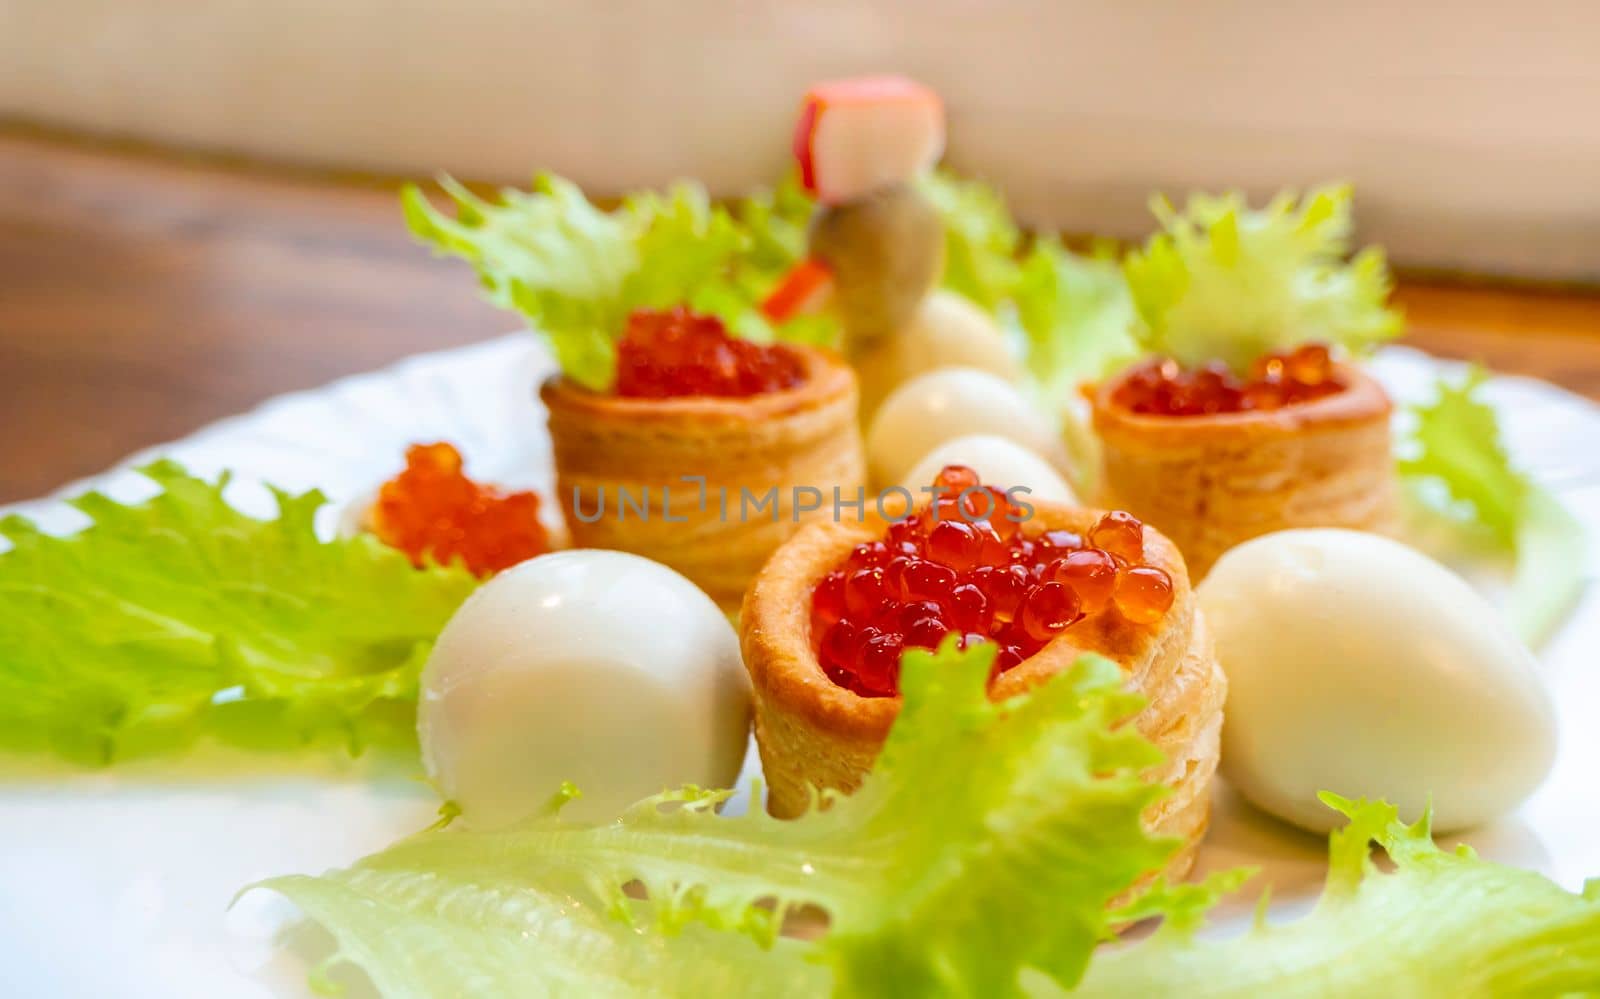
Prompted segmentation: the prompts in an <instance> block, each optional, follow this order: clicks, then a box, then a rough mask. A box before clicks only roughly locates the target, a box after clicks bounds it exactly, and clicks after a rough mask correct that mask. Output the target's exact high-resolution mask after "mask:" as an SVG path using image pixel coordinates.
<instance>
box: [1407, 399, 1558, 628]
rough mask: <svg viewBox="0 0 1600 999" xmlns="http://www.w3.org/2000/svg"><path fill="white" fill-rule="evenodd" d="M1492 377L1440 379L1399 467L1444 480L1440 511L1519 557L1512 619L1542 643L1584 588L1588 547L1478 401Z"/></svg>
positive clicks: (1419, 410)
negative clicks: (1445, 501)
mask: <svg viewBox="0 0 1600 999" xmlns="http://www.w3.org/2000/svg"><path fill="white" fill-rule="evenodd" d="M1486 377H1487V376H1486V375H1485V373H1484V372H1483V371H1482V370H1474V371H1473V372H1472V373H1471V374H1469V375H1468V376H1467V377H1466V378H1465V379H1463V380H1462V381H1460V382H1456V383H1453V384H1452V383H1450V382H1446V381H1442V380H1441V381H1440V382H1439V383H1438V385H1437V387H1436V396H1435V398H1434V400H1433V401H1432V402H1429V403H1424V404H1422V405H1419V406H1415V407H1413V408H1412V412H1413V413H1414V414H1415V416H1416V430H1415V434H1414V437H1413V440H1412V442H1411V450H1412V451H1413V452H1414V453H1412V454H1410V455H1409V456H1407V457H1405V458H1403V459H1402V460H1401V462H1400V470H1401V472H1402V473H1403V474H1405V475H1406V476H1409V477H1411V478H1413V479H1418V480H1424V481H1434V482H1439V483H1442V484H1443V486H1444V489H1445V491H1446V494H1447V495H1448V497H1449V499H1450V500H1451V501H1452V502H1451V503H1450V504H1449V505H1448V506H1445V507H1443V508H1438V512H1441V513H1443V514H1445V515H1447V516H1450V517H1452V518H1453V519H1456V520H1457V521H1461V520H1463V519H1464V520H1466V522H1467V523H1469V524H1471V525H1473V526H1476V527H1477V528H1479V529H1480V532H1481V533H1482V534H1483V535H1484V536H1485V537H1486V538H1487V539H1488V541H1489V542H1490V543H1491V544H1492V545H1493V546H1495V547H1497V548H1499V549H1501V550H1502V551H1505V552H1508V553H1510V554H1511V555H1512V556H1513V557H1514V558H1515V569H1514V570H1513V576H1512V582H1511V592H1510V596H1509V606H1508V608H1507V614H1508V616H1509V618H1510V621H1511V626H1512V629H1513V630H1514V631H1516V632H1517V634H1518V635H1519V636H1520V637H1521V638H1522V639H1523V641H1525V642H1527V643H1528V644H1529V645H1538V644H1540V643H1542V642H1543V641H1544V640H1545V639H1546V638H1548V637H1549V635H1550V633H1551V632H1552V631H1553V630H1554V629H1555V627H1556V626H1557V625H1558V624H1560V623H1561V620H1562V618H1563V617H1564V616H1565V615H1566V613H1567V612H1568V611H1569V610H1571V608H1572V606H1573V604H1574V603H1575V602H1576V601H1577V598H1578V596H1579V594H1580V593H1581V592H1582V590H1583V585H1584V573H1585V569H1586V558H1587V553H1588V543H1587V538H1586V537H1585V535H1584V530H1583V525H1582V524H1580V523H1579V522H1578V520H1577V518H1575V517H1573V516H1572V514H1571V513H1569V512H1568V511H1567V510H1565V509H1564V508H1563V507H1562V506H1561V504H1560V502H1558V501H1557V500H1556V498H1555V497H1554V496H1551V495H1550V494H1549V493H1548V492H1546V491H1545V490H1543V489H1541V488H1540V487H1539V486H1538V485H1537V484H1536V483H1534V482H1533V481H1532V480H1531V479H1529V478H1528V477H1527V476H1526V475H1524V474H1522V473H1521V472H1520V471H1518V470H1517V469H1516V468H1515V467H1514V466H1513V465H1512V464H1511V459H1510V456H1509V455H1507V453H1506V449H1505V446H1504V445H1503V444H1502V443H1501V440H1500V426H1499V423H1498V421H1497V419H1496V417H1495V412H1494V409H1493V408H1492V407H1490V406H1489V404H1488V403H1486V402H1484V401H1483V400H1482V399H1481V398H1479V397H1478V388H1479V386H1481V385H1482V384H1483V382H1484V380H1485V378H1486ZM1422 495H1424V497H1426V494H1425V493H1424V494H1422Z"/></svg>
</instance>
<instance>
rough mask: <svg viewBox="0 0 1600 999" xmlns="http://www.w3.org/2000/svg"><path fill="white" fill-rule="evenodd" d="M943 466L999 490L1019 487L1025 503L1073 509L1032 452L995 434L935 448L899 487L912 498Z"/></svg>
mask: <svg viewBox="0 0 1600 999" xmlns="http://www.w3.org/2000/svg"><path fill="white" fill-rule="evenodd" d="M946 465H966V466H967V467H968V468H971V469H972V470H973V471H975V472H977V473H978V478H979V479H981V480H982V481H983V482H986V483H989V484H991V485H995V486H999V487H1001V488H1002V489H1005V488H1010V487H1013V486H1023V487H1026V488H1027V489H1028V490H1029V491H1028V493H1027V494H1026V498H1028V499H1040V500H1049V501H1051V502H1055V503H1067V504H1071V505H1077V502H1078V497H1077V496H1076V495H1075V494H1074V493H1073V491H1072V487H1071V486H1069V485H1067V481H1066V480H1065V479H1063V478H1062V477H1061V475H1060V474H1059V473H1058V472H1057V471H1056V470H1055V469H1054V468H1051V467H1050V463H1049V462H1047V461H1045V460H1044V459H1043V458H1041V457H1039V456H1038V455H1037V454H1035V453H1034V452H1032V451H1030V450H1028V449H1027V448H1025V447H1023V446H1022V445H1021V444H1018V443H1017V442H1016V441H1013V440H1007V439H1006V438H1004V437H1001V436H999V435H998V434H967V435H965V436H963V437H956V438H953V439H951V440H947V441H945V442H944V443H943V444H939V445H938V446H936V447H935V448H934V449H933V450H932V451H929V452H928V453H927V454H925V455H923V456H922V460H921V461H918V462H917V463H916V464H915V465H914V466H912V468H911V471H909V472H907V473H906V474H905V477H904V478H902V479H901V480H900V484H901V485H902V486H904V487H905V488H906V489H908V490H910V491H911V494H912V495H913V496H919V495H921V494H920V493H919V492H918V490H920V489H921V488H922V487H923V486H926V485H928V484H929V483H931V482H932V481H933V479H934V476H936V475H938V474H939V470H940V469H941V468H943V467H945V466H946Z"/></svg>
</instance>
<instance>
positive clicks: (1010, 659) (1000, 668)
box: [989, 645, 1027, 680]
mask: <svg viewBox="0 0 1600 999" xmlns="http://www.w3.org/2000/svg"><path fill="white" fill-rule="evenodd" d="M1025 658H1027V657H1026V656H1024V655H1023V654H1022V650H1021V649H1020V648H1018V647H1017V646H1015V645H1003V646H1001V647H1000V650H999V651H998V652H996V653H995V657H994V669H993V670H991V671H990V673H989V678H990V679H991V680H992V679H994V678H995V677H996V676H998V675H999V674H1001V673H1004V672H1005V671H1006V670H1008V669H1011V668H1013V667H1015V666H1020V665H1022V660H1023V659H1025Z"/></svg>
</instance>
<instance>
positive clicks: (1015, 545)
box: [1011, 538, 1039, 565]
mask: <svg viewBox="0 0 1600 999" xmlns="http://www.w3.org/2000/svg"><path fill="white" fill-rule="evenodd" d="M1038 557H1039V546H1038V545H1036V544H1034V543H1033V542H1032V541H1031V540H1029V539H1027V538H1023V539H1021V540H1019V541H1014V542H1012V543H1011V562H1012V563H1013V564H1015V565H1031V564H1033V561H1034V560H1035V559H1036V558H1038Z"/></svg>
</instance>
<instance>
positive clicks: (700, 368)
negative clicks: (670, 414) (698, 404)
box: [616, 306, 805, 399]
mask: <svg viewBox="0 0 1600 999" xmlns="http://www.w3.org/2000/svg"><path fill="white" fill-rule="evenodd" d="M804 378H805V367H804V365H803V364H801V361H800V355H799V354H797V353H795V352H794V351H793V350H790V349H789V348H788V347H785V346H783V345H782V344H759V343H754V342H752V341H750V340H741V339H738V338H736V337H732V336H729V335H728V330H727V328H726V327H725V326H723V325H722V320H720V319H718V318H717V317H715V316H700V315H695V314H694V313H692V312H690V311H689V310H688V309H686V308H683V307H681V306H680V307H678V308H674V309H662V310H655V311H650V310H643V309H641V310H638V311H635V312H634V313H633V314H632V315H630V316H629V317H628V329H627V332H626V333H625V334H624V335H623V337H622V341H621V343H619V344H618V345H617V384H616V394H617V395H619V396H625V397H628V398H635V399H670V398H676V397H680V396H729V397H739V396H752V395H760V394H762V393H764V392H776V391H778V390H780V389H786V388H793V387H794V386H796V385H798V384H800V382H801V381H803V380H804Z"/></svg>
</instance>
